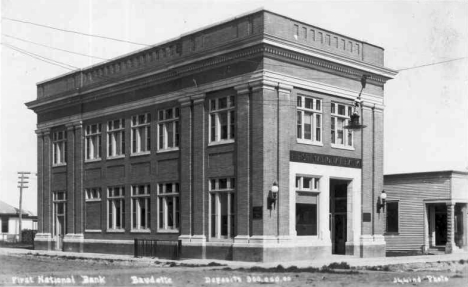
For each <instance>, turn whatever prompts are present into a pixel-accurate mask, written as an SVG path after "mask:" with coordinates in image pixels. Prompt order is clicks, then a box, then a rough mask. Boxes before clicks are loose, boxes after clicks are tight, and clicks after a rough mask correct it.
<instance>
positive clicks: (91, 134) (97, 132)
mask: <svg viewBox="0 0 468 287" xmlns="http://www.w3.org/2000/svg"><path fill="white" fill-rule="evenodd" d="M85 155H86V160H93V159H100V158H101V124H93V125H88V126H86V129H85Z"/></svg>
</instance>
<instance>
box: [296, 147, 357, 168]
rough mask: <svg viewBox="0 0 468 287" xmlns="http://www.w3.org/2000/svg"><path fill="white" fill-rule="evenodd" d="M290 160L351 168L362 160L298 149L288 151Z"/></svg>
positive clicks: (355, 166)
mask: <svg viewBox="0 0 468 287" xmlns="http://www.w3.org/2000/svg"><path fill="white" fill-rule="evenodd" d="M290 161H293V162H305V163H313V164H322V165H333V166H342V167H351V168H361V167H362V160H361V159H359V158H350V157H341V156H334V155H325V154H317V153H307V152H300V151H294V150H292V151H291V152H290Z"/></svg>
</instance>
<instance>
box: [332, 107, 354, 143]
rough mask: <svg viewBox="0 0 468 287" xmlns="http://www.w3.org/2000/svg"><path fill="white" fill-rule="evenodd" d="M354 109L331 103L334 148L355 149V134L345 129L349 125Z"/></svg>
mask: <svg viewBox="0 0 468 287" xmlns="http://www.w3.org/2000/svg"><path fill="white" fill-rule="evenodd" d="M351 114H352V107H351V106H349V105H344V104H337V103H331V144H332V146H334V147H345V148H350V147H351V148H352V147H353V132H352V131H351V130H346V129H345V128H344V127H345V126H346V125H348V124H349V117H350V116H351Z"/></svg>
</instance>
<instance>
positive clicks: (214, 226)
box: [209, 178, 236, 238]
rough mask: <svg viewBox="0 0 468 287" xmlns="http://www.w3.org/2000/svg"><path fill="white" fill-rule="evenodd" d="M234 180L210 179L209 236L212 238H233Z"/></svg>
mask: <svg viewBox="0 0 468 287" xmlns="http://www.w3.org/2000/svg"><path fill="white" fill-rule="evenodd" d="M234 189H235V179H234V178H218V179H211V180H210V183H209V190H210V235H211V237H212V238H234V236H235V234H236V233H235V210H236V208H235V206H236V203H235V190H234Z"/></svg>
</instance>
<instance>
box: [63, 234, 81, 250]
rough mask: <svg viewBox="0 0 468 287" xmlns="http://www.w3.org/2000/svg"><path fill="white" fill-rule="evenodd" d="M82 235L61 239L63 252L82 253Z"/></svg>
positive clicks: (69, 235) (71, 235) (70, 235)
mask: <svg viewBox="0 0 468 287" xmlns="http://www.w3.org/2000/svg"><path fill="white" fill-rule="evenodd" d="M83 247H84V235H83V233H80V234H67V235H65V237H64V238H63V251H68V252H83Z"/></svg>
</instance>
